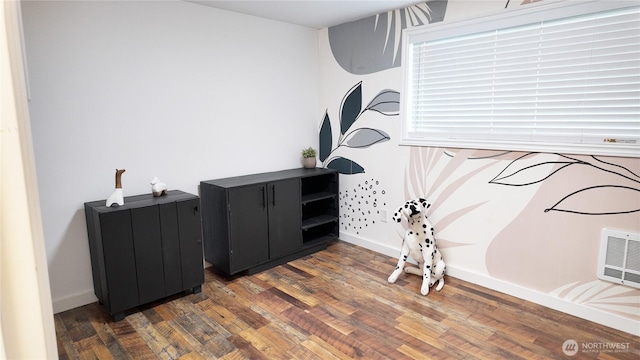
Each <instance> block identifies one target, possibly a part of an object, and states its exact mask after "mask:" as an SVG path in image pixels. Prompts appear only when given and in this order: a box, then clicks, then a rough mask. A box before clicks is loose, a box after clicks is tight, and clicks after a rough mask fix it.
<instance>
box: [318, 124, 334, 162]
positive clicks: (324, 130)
mask: <svg viewBox="0 0 640 360" xmlns="http://www.w3.org/2000/svg"><path fill="white" fill-rule="evenodd" d="M332 138H333V135H332V134H331V119H329V113H328V112H325V113H324V118H323V119H322V126H320V137H319V144H320V148H319V151H318V157H319V159H320V161H325V160H326V159H327V158H328V157H329V154H331V144H332V143H333V139H332Z"/></svg>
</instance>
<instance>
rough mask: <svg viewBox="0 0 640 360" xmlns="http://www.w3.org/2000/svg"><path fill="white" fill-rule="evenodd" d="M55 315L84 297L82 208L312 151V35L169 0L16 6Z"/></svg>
mask: <svg viewBox="0 0 640 360" xmlns="http://www.w3.org/2000/svg"><path fill="white" fill-rule="evenodd" d="M22 7H23V9H22V10H23V17H24V33H25V43H26V49H27V59H28V72H29V84H30V94H31V101H30V111H31V120H32V129H33V139H34V148H35V156H36V167H37V173H38V182H39V190H40V196H41V210H42V217H43V226H44V237H45V243H46V252H47V259H48V264H49V274H50V279H51V291H52V299H53V306H54V311H56V312H59V311H64V310H66V309H69V308H73V307H76V306H79V305H83V304H86V303H89V302H92V301H95V296H94V295H93V283H92V277H91V265H90V258H89V249H88V241H87V235H86V223H85V219H84V210H83V203H84V202H87V201H93V200H100V199H106V197H108V196H109V195H110V193H111V192H112V191H113V188H114V173H115V169H116V168H124V169H126V170H127V171H126V172H125V173H124V175H123V177H122V182H123V188H124V193H125V196H127V195H136V194H141V193H148V192H150V185H149V180H150V179H151V178H152V177H153V176H157V177H159V178H160V179H161V180H162V181H163V182H165V183H167V184H168V186H169V188H170V189H180V190H183V191H187V192H191V193H194V194H197V193H198V184H199V182H200V181H201V180H208V179H213V178H218V177H225V176H232V175H240V174H248V173H254V172H261V171H271V170H279V169H285V168H293V167H298V166H300V159H299V157H300V150H301V149H302V148H303V147H306V146H309V145H311V146H314V147H316V146H317V131H318V125H317V116H318V113H319V112H320V111H319V107H318V99H319V95H318V75H317V74H318V69H319V66H318V38H317V31H316V30H313V29H310V28H305V27H300V26H295V25H289V24H285V23H280V22H275V21H269V20H264V19H260V18H255V17H250V16H244V15H239V14H235V13H231V12H226V11H222V10H217V9H213V8H208V7H204V6H200V5H197V4H192V3H187V2H181V1H157V2H155V1H145V2H132V1H127V2H120V1H118V2H86V1H82V2H80V1H69V2H58V1H52V2H35V1H28V2H23V4H22Z"/></svg>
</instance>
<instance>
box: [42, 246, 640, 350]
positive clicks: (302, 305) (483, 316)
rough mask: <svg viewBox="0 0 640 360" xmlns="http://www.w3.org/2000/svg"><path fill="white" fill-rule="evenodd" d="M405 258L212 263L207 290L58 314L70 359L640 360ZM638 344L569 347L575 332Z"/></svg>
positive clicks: (333, 252)
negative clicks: (235, 267) (239, 270)
mask: <svg viewBox="0 0 640 360" xmlns="http://www.w3.org/2000/svg"><path fill="white" fill-rule="evenodd" d="M395 263H396V259H393V258H390V257H387V256H384V255H380V254H377V253H375V252H372V251H369V250H366V249H363V248H360V247H357V246H354V245H351V244H348V243H345V242H341V241H336V242H332V243H331V244H330V246H329V248H328V249H327V250H325V251H321V252H318V253H316V254H313V255H311V256H307V257H305V258H302V259H298V260H295V261H292V262H290V263H288V264H285V265H282V266H278V267H276V268H273V269H270V270H267V271H264V272H261V273H259V274H255V275H251V276H241V277H235V278H233V279H225V278H223V277H221V276H219V275H217V274H215V273H214V272H213V271H212V270H211V269H206V270H205V284H203V286H202V292H201V293H199V294H191V295H187V296H180V297H178V296H176V297H173V298H171V299H167V300H165V301H163V302H157V303H154V304H149V305H147V306H144V307H140V308H139V309H138V311H131V312H127V317H126V318H125V319H124V320H122V321H120V322H117V323H114V322H113V321H112V320H111V319H110V318H109V316H108V314H107V313H106V311H105V310H104V309H103V308H102V307H101V306H100V305H98V304H97V303H93V304H89V305H86V306H82V307H79V308H76V309H72V310H69V311H65V312H62V313H59V314H56V315H55V324H56V334H57V340H58V352H59V356H60V359H112V358H113V359H118V360H119V359H216V358H220V359H332V358H333V359H353V358H364V359H553V358H556V359H569V358H571V359H596V358H597V359H638V358H640V341H639V338H638V337H635V336H633V335H630V334H627V333H624V332H620V331H616V330H613V329H611V328H607V327H604V326H601V325H598V324H595V323H593V322H589V321H586V320H582V319H578V318H576V317H573V316H570V315H567V314H564V313H561V312H558V311H555V310H551V309H548V308H544V307H542V306H539V305H535V304H532V303H530V302H526V301H524V300H520V299H518V298H515V297H512V296H507V295H504V294H502V293H498V292H495V291H491V290H488V289H486V288H483V287H480V286H477V285H474V284H471V283H468V282H465V281H461V280H458V279H455V278H451V277H447V278H446V284H445V286H444V288H443V289H442V291H441V292H439V293H438V292H435V291H431V292H430V293H429V295H427V296H426V297H424V296H422V295H420V294H419V289H420V278H419V277H417V276H415V275H406V274H405V275H402V276H401V277H400V279H398V281H397V283H396V284H388V283H387V280H386V279H387V276H388V275H389V274H390V273H391V271H392V270H393V268H394V267H395ZM568 339H573V340H575V341H576V342H577V343H578V344H582V343H626V344H628V347H629V350H627V351H623V352H617V353H611V352H602V351H600V352H597V351H596V352H579V353H578V354H576V355H575V356H573V357H568V356H566V355H565V354H564V353H563V352H562V344H563V342H564V341H565V340H568Z"/></svg>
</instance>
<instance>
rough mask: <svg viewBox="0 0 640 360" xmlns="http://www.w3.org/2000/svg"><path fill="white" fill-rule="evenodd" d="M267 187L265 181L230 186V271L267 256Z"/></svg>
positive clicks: (242, 267) (235, 270) (260, 260)
mask: <svg viewBox="0 0 640 360" xmlns="http://www.w3.org/2000/svg"><path fill="white" fill-rule="evenodd" d="M266 191H267V189H266V186H265V185H264V184H260V185H253V186H245V187H242V188H234V189H230V190H229V195H228V196H229V209H228V211H229V233H230V235H229V243H230V244H229V247H230V249H229V255H230V258H231V261H230V263H231V264H230V266H229V267H230V269H231V271H230V273H235V272H238V271H241V270H245V269H248V268H250V267H252V266H254V265H258V264H260V263H262V262H265V261H266V260H267V259H268V258H269V228H268V223H267V193H266Z"/></svg>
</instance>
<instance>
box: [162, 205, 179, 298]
mask: <svg viewBox="0 0 640 360" xmlns="http://www.w3.org/2000/svg"><path fill="white" fill-rule="evenodd" d="M158 209H159V210H160V231H161V232H162V260H163V263H164V284H165V287H166V293H167V295H172V294H176V293H179V292H180V291H182V290H184V288H183V287H182V261H181V258H180V234H179V231H178V211H177V209H176V204H175V203H168V204H160V205H159V206H158Z"/></svg>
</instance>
